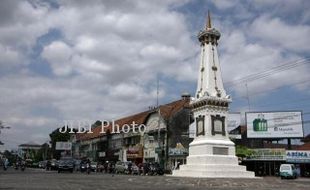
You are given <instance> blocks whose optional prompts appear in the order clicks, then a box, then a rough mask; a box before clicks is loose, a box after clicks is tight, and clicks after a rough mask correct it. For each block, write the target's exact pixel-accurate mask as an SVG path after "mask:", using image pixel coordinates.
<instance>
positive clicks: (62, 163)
mask: <svg viewBox="0 0 310 190" xmlns="http://www.w3.org/2000/svg"><path fill="white" fill-rule="evenodd" d="M73 170H74V160H73V159H61V160H59V161H58V173H60V172H62V171H70V172H71V173H72V172H73Z"/></svg>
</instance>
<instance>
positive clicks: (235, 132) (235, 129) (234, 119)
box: [189, 112, 241, 139]
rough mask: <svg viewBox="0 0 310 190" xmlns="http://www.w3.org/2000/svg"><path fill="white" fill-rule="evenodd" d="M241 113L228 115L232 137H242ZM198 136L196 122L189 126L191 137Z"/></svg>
mask: <svg viewBox="0 0 310 190" xmlns="http://www.w3.org/2000/svg"><path fill="white" fill-rule="evenodd" d="M240 123H241V114H240V113H239V112H235V113H229V114H228V117H227V131H228V133H229V137H230V138H234V139H241V132H240V128H239V126H240ZM195 137H196V122H193V123H191V124H190V126H189V138H195Z"/></svg>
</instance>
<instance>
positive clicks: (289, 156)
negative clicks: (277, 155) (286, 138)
mask: <svg viewBox="0 0 310 190" xmlns="http://www.w3.org/2000/svg"><path fill="white" fill-rule="evenodd" d="M286 162H289V163H310V151H304V150H287V151H286Z"/></svg>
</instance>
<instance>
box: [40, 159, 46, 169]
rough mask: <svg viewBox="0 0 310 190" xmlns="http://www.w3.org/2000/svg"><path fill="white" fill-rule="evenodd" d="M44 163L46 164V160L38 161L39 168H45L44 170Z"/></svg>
mask: <svg viewBox="0 0 310 190" xmlns="http://www.w3.org/2000/svg"><path fill="white" fill-rule="evenodd" d="M46 163H47V161H46V160H44V161H40V162H39V168H42V169H45V168H46Z"/></svg>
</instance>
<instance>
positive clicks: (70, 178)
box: [0, 168, 310, 190]
mask: <svg viewBox="0 0 310 190" xmlns="http://www.w3.org/2000/svg"><path fill="white" fill-rule="evenodd" d="M12 189H18V190H20V189H29V190H35V189H38V190H45V189H46V190H47V189H49V190H50V189H52V190H56V189H57V190H59V189H64V190H71V189H72V190H78V189H83V190H84V189H89V190H97V189H122V190H124V189H160V190H166V189H173V190H186V189H208V190H213V189H214V190H223V189H229V190H234V189H235V190H243V189H251V190H295V189H300V190H307V189H310V178H298V179H296V180H281V179H280V178H276V177H266V178H258V179H195V178H176V177H170V176H131V175H114V176H112V175H110V174H103V173H91V174H89V175H87V174H84V173H73V174H72V173H60V174H58V173H57V172H55V171H44V170H40V169H29V168H27V169H26V171H24V172H22V171H20V170H18V171H15V170H13V169H11V168H10V169H9V170H8V171H3V170H2V169H0V190H12Z"/></svg>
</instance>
